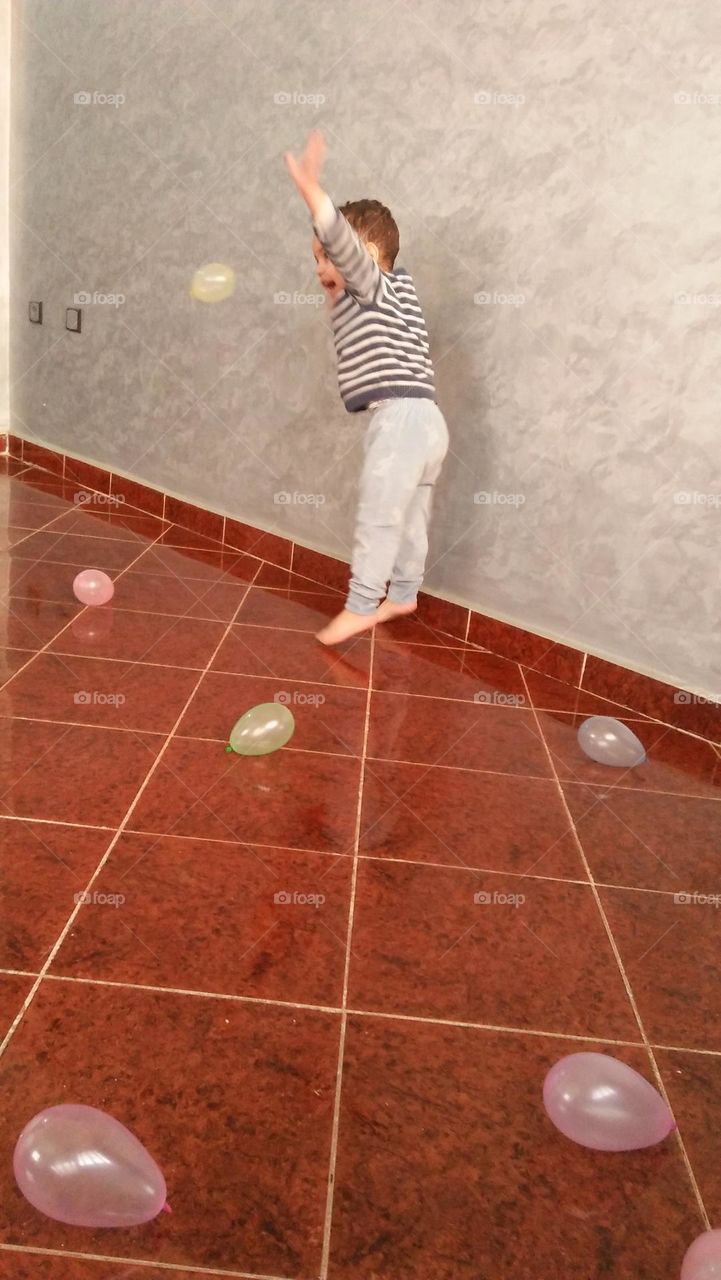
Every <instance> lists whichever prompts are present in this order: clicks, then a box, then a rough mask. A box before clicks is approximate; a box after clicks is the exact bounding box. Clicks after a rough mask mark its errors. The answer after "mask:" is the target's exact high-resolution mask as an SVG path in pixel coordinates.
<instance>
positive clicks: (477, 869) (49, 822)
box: [0, 734, 685, 972]
mask: <svg viewBox="0 0 721 1280" xmlns="http://www.w3.org/2000/svg"><path fill="white" fill-rule="evenodd" d="M157 736H159V737H160V736H161V735H160V734H158V735H157ZM175 736H176V738H179V737H180V735H178V734H176V735H175ZM213 741H218V742H219V741H220V739H213ZM356 758H357V757H356ZM546 781H551V780H550V779H546ZM3 822H26V823H40V824H44V825H45V826H49V827H70V828H72V829H73V830H75V831H116V830H117V828H116V827H113V826H104V825H102V824H98V823H88V822H68V821H67V820H61V819H57V818H29V817H27V815H25V814H16V813H0V824H2V823H3ZM123 834H124V835H133V836H147V837H148V838H150V839H153V840H154V841H156V842H157V841H159V840H188V841H194V842H196V843H197V842H198V841H201V842H202V843H203V844H220V845H228V846H229V847H230V848H232V849H237V850H238V852H239V854H242V853H244V852H245V851H246V850H247V851H248V852H249V853H252V851H253V850H254V849H270V850H273V851H274V852H277V853H289V854H311V855H312V856H313V857H316V858H331V859H336V860H338V859H340V858H344V859H345V858H348V857H349V856H352V855H349V854H347V853H344V852H342V851H339V850H337V849H315V848H312V847H311V846H309V845H291V844H271V843H269V842H268V841H264V840H252V841H248V840H230V839H228V838H227V837H223V836H197V835H186V834H184V833H182V832H174V831H148V830H146V829H145V828H143V827H132V826H126V827H125V828H124V831H123ZM561 835H569V836H573V832H572V831H571V829H570V828H569V829H568V830H567V831H564V832H562V833H561ZM358 859H359V861H360V862H377V863H380V864H384V863H392V864H393V865H397V866H401V867H433V868H434V869H436V870H440V871H458V872H460V873H467V874H472V875H479V874H480V875H486V876H506V877H511V878H512V879H515V880H540V881H542V882H544V883H547V884H575V885H580V886H582V887H583V888H588V887H589V885H590V881H589V880H583V879H580V878H579V877H577V876H560V875H557V876H551V875H541V874H540V873H539V872H534V871H514V870H511V868H506V867H498V866H496V867H489V866H481V865H480V864H478V863H471V862H438V861H437V860H436V859H435V858H411V857H406V858H400V857H394V856H393V855H392V854H384V853H361V852H359V853H358ZM533 865H534V866H535V863H534V864H533ZM595 884H596V885H597V887H598V888H599V889H615V890H619V891H622V892H624V893H649V894H655V895H656V896H657V897H662V898H672V897H675V895H676V894H677V893H679V892H685V891H682V890H678V889H657V888H654V887H653V886H649V885H638V884H621V883H618V882H616V881H612V880H596V881H595ZM5 972H9V970H5Z"/></svg>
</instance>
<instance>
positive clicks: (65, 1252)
mask: <svg viewBox="0 0 721 1280" xmlns="http://www.w3.org/2000/svg"><path fill="white" fill-rule="evenodd" d="M0 1249H3V1250H6V1251H7V1252H8V1253H19V1254H26V1255H29V1256H30V1257H33V1256H36V1255H40V1256H41V1257H43V1258H78V1259H80V1260H81V1261H83V1262H112V1263H113V1264H114V1266H124V1265H125V1264H126V1263H127V1265H128V1266H132V1267H155V1268H157V1269H159V1270H161V1271H172V1272H180V1273H182V1272H186V1273H187V1274H188V1275H198V1276H211V1277H213V1276H233V1277H236V1278H238V1277H239V1280H289V1278H288V1277H287V1276H271V1275H266V1274H265V1273H263V1274H261V1273H260V1272H258V1271H223V1270H220V1271H218V1270H211V1268H210V1267H196V1266H194V1265H193V1264H192V1263H190V1262H156V1261H154V1260H152V1259H149V1258H126V1257H122V1256H121V1255H119V1254H105V1253H78V1252H76V1251H75V1250H72V1249H41V1248H39V1247H38V1246H33V1245H22V1244H4V1243H0ZM98 1280H100V1277H98Z"/></svg>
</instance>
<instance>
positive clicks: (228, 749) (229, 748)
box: [225, 743, 233, 752]
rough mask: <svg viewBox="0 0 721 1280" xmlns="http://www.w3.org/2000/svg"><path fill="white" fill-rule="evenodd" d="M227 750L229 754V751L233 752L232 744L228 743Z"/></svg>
mask: <svg viewBox="0 0 721 1280" xmlns="http://www.w3.org/2000/svg"><path fill="white" fill-rule="evenodd" d="M225 750H226V752H228V751H232V750H233V748H232V747H231V745H230V743H228V745H227V747H226V748H225Z"/></svg>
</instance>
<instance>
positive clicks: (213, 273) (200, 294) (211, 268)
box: [190, 262, 235, 302]
mask: <svg viewBox="0 0 721 1280" xmlns="http://www.w3.org/2000/svg"><path fill="white" fill-rule="evenodd" d="M234 288H235V272H234V270H233V268H232V267H228V266H226V264H225V263H223V262H206V264H205V266H204V267H198V270H197V271H196V273H195V275H194V276H193V283H192V284H191V286H190V293H191V296H192V297H193V298H195V299H196V300H197V301H198V302H222V301H223V299H224V298H229V297H230V295H231V293H232V292H233V290H234Z"/></svg>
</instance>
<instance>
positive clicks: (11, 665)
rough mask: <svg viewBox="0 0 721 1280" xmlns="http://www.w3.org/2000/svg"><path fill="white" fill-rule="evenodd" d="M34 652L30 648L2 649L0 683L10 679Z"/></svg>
mask: <svg viewBox="0 0 721 1280" xmlns="http://www.w3.org/2000/svg"><path fill="white" fill-rule="evenodd" d="M34 657H35V654H34V652H33V650H32V649H3V650H1V651H0V685H2V684H5V682H6V681H7V680H10V679H11V677H12V676H14V675H15V674H16V673H17V672H18V671H19V670H20V668H21V667H24V666H25V665H26V664H27V663H28V662H30V660H31V659H32V658H34Z"/></svg>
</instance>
